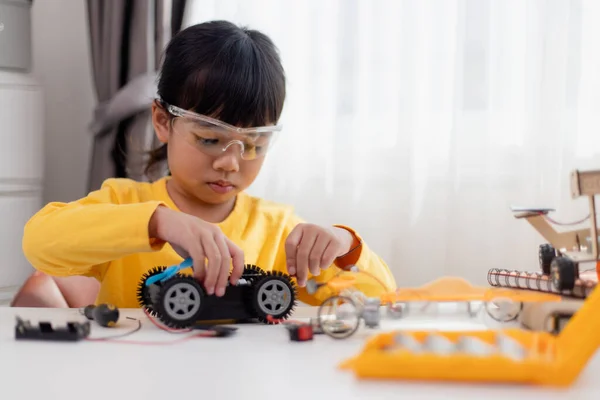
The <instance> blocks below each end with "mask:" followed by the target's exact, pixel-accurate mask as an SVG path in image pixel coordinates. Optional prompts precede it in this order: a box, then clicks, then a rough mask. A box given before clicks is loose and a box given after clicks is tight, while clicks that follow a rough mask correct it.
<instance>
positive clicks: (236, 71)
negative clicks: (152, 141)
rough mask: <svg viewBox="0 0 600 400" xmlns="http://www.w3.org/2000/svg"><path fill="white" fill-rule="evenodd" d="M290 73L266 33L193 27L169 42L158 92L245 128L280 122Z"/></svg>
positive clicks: (156, 157) (156, 159) (156, 158)
mask: <svg viewBox="0 0 600 400" xmlns="http://www.w3.org/2000/svg"><path fill="white" fill-rule="evenodd" d="M285 95H286V91H285V73H284V70H283V67H282V65H281V60H280V58H279V54H278V51H277V48H276V47H275V45H274V44H273V42H272V41H271V39H269V37H268V36H266V35H265V34H263V33H261V32H259V31H256V30H250V29H247V28H242V27H238V26H236V25H235V24H233V23H231V22H228V21H210V22H205V23H201V24H197V25H193V26H190V27H188V28H186V29H184V30H182V31H180V32H179V33H178V34H177V35H175V36H174V37H173V38H172V39H171V41H170V42H169V44H168V45H167V47H166V49H165V53H164V60H163V64H162V67H161V71H160V75H159V81H158V96H159V97H160V99H161V100H162V101H163V102H165V103H168V104H172V105H174V106H178V107H180V108H183V109H185V110H192V111H195V112H197V113H199V114H204V115H208V116H211V117H214V118H217V119H220V120H222V121H224V122H227V123H229V124H232V125H235V126H239V127H251V126H263V125H267V124H276V123H277V122H278V120H279V118H280V116H281V112H282V109H283V103H284V100H285ZM166 146H167V145H166V144H164V145H162V146H161V147H159V148H157V149H155V150H153V151H152V152H151V153H150V160H149V162H148V165H147V167H146V174H148V172H149V171H150V170H151V169H152V168H153V166H155V165H156V164H158V163H160V162H162V161H164V160H166V158H167V148H166Z"/></svg>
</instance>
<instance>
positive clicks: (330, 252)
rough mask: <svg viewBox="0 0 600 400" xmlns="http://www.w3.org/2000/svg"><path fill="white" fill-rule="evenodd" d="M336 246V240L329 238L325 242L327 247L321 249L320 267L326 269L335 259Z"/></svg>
mask: <svg viewBox="0 0 600 400" xmlns="http://www.w3.org/2000/svg"><path fill="white" fill-rule="evenodd" d="M337 247H338V246H337V245H336V242H335V241H333V240H331V241H329V242H328V243H327V247H326V248H325V250H324V251H323V254H322V256H321V269H327V268H329V267H330V266H331V264H333V262H334V261H335V257H336V255H337V254H338V248H337Z"/></svg>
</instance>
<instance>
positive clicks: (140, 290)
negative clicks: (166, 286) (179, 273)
mask: <svg viewBox="0 0 600 400" xmlns="http://www.w3.org/2000/svg"><path fill="white" fill-rule="evenodd" d="M166 269H167V267H165V266H160V267H154V268H152V269H150V270H148V271H146V272H145V273H144V274H143V275H142V278H141V279H140V282H139V283H138V286H137V291H136V296H137V300H138V304H139V305H140V307H142V308H145V309H146V310H147V311H148V312H149V313H150V315H152V316H154V317H155V316H156V312H155V311H154V307H153V301H152V298H151V296H150V291H149V290H148V289H149V287H148V286H146V281H147V280H148V278H150V277H151V276H154V275H156V274H160V273H161V272H163V271H164V270H166Z"/></svg>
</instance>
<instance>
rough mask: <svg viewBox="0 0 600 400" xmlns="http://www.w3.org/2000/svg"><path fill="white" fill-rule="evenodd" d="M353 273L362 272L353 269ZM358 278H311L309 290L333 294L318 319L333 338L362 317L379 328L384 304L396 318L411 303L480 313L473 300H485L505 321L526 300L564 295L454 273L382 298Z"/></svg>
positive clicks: (352, 329) (341, 336) (488, 309)
mask: <svg viewBox="0 0 600 400" xmlns="http://www.w3.org/2000/svg"><path fill="white" fill-rule="evenodd" d="M351 272H354V273H361V272H362V271H360V270H358V269H356V268H353V270H352V271H351ZM355 281H356V276H355V275H352V274H346V275H339V276H336V277H334V278H333V279H331V280H330V281H328V282H326V283H321V284H316V283H315V282H314V281H312V282H311V281H309V282H310V284H309V285H308V286H307V288H308V290H309V292H315V291H316V290H319V289H322V288H323V289H325V288H326V289H329V291H330V293H331V295H330V296H329V297H327V298H326V299H325V301H323V303H322V304H321V305H320V306H319V310H318V322H319V328H320V329H321V330H322V331H323V332H324V333H325V334H327V335H328V336H330V337H332V338H335V339H344V338H347V337H350V336H351V335H353V334H354V333H355V332H356V331H357V330H358V328H359V326H360V323H361V320H362V321H364V323H365V326H366V327H368V328H377V327H378V326H379V324H380V319H381V315H380V307H382V306H383V307H385V308H386V309H387V314H388V316H389V317H391V318H392V319H397V318H400V317H402V316H403V315H404V312H405V310H406V309H407V307H408V305H409V304H410V303H420V302H424V303H426V304H428V303H442V302H450V303H467V307H468V312H469V315H471V316H474V315H476V314H477V311H476V310H475V309H474V307H473V303H482V305H483V307H484V308H485V311H486V312H487V315H489V316H490V317H491V318H493V319H494V320H496V321H498V322H502V323H506V322H510V321H514V320H516V319H517V318H518V316H519V315H520V313H521V311H522V310H523V306H524V304H525V303H538V302H542V303H545V302H560V301H562V297H561V296H559V295H555V294H550V293H537V292H532V291H528V290H520V289H508V288H487V287H478V286H473V285H471V283H469V282H468V281H467V280H465V279H463V278H459V277H452V276H450V277H442V278H439V279H436V280H434V281H432V282H430V283H428V284H426V285H423V286H421V287H418V288H399V289H397V290H396V291H392V292H385V293H383V294H382V295H380V296H379V297H367V296H365V295H364V294H363V293H362V292H360V291H358V290H357V289H355V288H354V284H355Z"/></svg>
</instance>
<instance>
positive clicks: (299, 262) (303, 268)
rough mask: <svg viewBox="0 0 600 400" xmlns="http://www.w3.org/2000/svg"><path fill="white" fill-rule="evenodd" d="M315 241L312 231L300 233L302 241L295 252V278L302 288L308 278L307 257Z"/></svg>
mask: <svg viewBox="0 0 600 400" xmlns="http://www.w3.org/2000/svg"><path fill="white" fill-rule="evenodd" d="M316 239H317V234H316V233H315V232H314V231H305V232H303V233H302V240H301V241H300V245H299V246H298V251H297V252H296V278H297V279H298V285H300V286H304V285H305V284H306V279H307V278H308V268H309V256H310V252H311V251H312V248H313V246H314V244H315V241H316Z"/></svg>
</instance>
